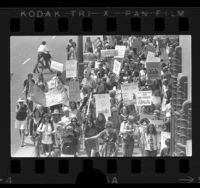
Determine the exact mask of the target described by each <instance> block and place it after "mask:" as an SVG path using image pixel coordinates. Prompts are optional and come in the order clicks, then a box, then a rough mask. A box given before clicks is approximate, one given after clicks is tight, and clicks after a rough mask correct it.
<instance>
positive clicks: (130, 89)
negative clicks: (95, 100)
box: [121, 83, 139, 105]
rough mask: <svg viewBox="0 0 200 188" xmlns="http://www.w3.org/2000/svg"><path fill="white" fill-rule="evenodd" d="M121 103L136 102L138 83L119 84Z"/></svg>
mask: <svg viewBox="0 0 200 188" xmlns="http://www.w3.org/2000/svg"><path fill="white" fill-rule="evenodd" d="M121 90H122V97H123V103H124V104H125V105H129V104H136V95H137V91H138V90H139V89H138V83H124V84H122V85H121Z"/></svg>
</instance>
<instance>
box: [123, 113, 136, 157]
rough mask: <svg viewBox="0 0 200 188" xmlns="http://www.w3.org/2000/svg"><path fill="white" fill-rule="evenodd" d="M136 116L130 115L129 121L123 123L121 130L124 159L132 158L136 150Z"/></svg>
mask: <svg viewBox="0 0 200 188" xmlns="http://www.w3.org/2000/svg"><path fill="white" fill-rule="evenodd" d="M134 121H135V119H134V116H132V115H129V116H128V121H127V122H123V123H122V124H121V128H120V135H121V136H122V148H123V156H124V157H132V155H133V149H134V140H135V138H134V137H135V133H136V131H137V126H136V125H135V124H134Z"/></svg>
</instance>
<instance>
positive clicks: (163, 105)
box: [161, 98, 167, 112]
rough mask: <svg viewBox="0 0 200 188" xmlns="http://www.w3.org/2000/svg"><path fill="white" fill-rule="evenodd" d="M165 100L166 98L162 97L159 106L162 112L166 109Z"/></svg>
mask: <svg viewBox="0 0 200 188" xmlns="http://www.w3.org/2000/svg"><path fill="white" fill-rule="evenodd" d="M166 102H167V99H166V98H163V100H162V106H161V110H162V112H165V111H166Z"/></svg>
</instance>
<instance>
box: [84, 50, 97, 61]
mask: <svg viewBox="0 0 200 188" xmlns="http://www.w3.org/2000/svg"><path fill="white" fill-rule="evenodd" d="M83 61H84V62H89V61H96V56H95V54H93V53H91V52H88V53H83Z"/></svg>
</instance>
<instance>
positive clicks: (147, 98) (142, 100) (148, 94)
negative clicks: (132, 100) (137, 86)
mask: <svg viewBox="0 0 200 188" xmlns="http://www.w3.org/2000/svg"><path fill="white" fill-rule="evenodd" d="M151 98H152V91H138V92H137V97H136V99H137V103H136V105H137V106H150V105H151V100H152V99H151Z"/></svg>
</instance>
